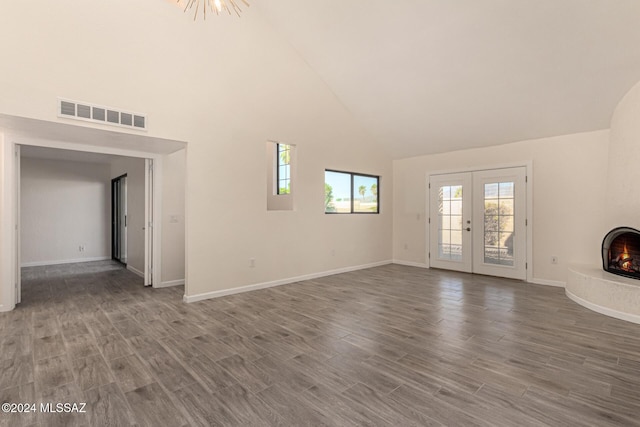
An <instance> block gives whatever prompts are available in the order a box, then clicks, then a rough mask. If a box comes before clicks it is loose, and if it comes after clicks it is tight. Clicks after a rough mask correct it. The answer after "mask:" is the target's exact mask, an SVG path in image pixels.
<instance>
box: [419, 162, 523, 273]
mask: <svg viewBox="0 0 640 427" xmlns="http://www.w3.org/2000/svg"><path fill="white" fill-rule="evenodd" d="M526 200H527V197H526V168H525V167H517V168H505V169H492V170H483V171H474V172H465V173H455V174H443V175H432V176H430V178H429V202H430V203H429V205H430V212H429V223H430V226H429V231H430V233H429V235H430V237H429V265H430V266H431V267H435V268H444V269H448V270H456V271H462V272H467V273H478V274H486V275H491V276H498V277H508V278H513V279H520V280H526V259H527V257H526V247H527V243H526V238H527V237H526V234H527V233H526V221H527V220H526Z"/></svg>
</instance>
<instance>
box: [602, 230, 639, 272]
mask: <svg viewBox="0 0 640 427" xmlns="http://www.w3.org/2000/svg"><path fill="white" fill-rule="evenodd" d="M602 268H603V269H604V271H607V272H609V273H613V274H617V275H619V276H625V277H630V278H632V279H637V280H640V231H638V230H636V229H635V228H631V227H618V228H614V229H613V230H611V231H610V232H609V233H607V235H606V236H605V237H604V239H603V240H602Z"/></svg>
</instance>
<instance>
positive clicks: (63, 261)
mask: <svg viewBox="0 0 640 427" xmlns="http://www.w3.org/2000/svg"><path fill="white" fill-rule="evenodd" d="M110 259H111V257H110V256H100V257H92V258H76V259H61V260H57V261H35V262H24V263H22V264H20V267H41V266H44V265H56V264H75V263H78V262H92V261H107V260H110Z"/></svg>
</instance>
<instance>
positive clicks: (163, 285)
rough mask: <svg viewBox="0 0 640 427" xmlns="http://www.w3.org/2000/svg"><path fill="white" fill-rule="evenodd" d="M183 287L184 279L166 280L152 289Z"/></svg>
mask: <svg viewBox="0 0 640 427" xmlns="http://www.w3.org/2000/svg"><path fill="white" fill-rule="evenodd" d="M180 285H184V279H178V280H168V281H166V282H162V283H160V284H159V285H153V287H154V288H169V287H171V286H180Z"/></svg>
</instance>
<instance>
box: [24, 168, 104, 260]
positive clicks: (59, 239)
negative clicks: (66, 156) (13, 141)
mask: <svg viewBox="0 0 640 427" xmlns="http://www.w3.org/2000/svg"><path fill="white" fill-rule="evenodd" d="M21 160H22V161H21V174H20V175H21V181H20V188H21V207H20V213H21V215H20V216H21V244H22V251H21V256H22V259H21V262H22V265H23V266H30V265H46V264H57V263H64V262H80V261H89V260H98V259H109V258H111V247H110V242H111V240H110V228H109V224H110V218H111V216H110V191H111V190H110V179H109V165H107V164H98V163H82V162H73V161H62V160H46V159H37V158H28V157H23V158H22V159H21ZM79 246H84V248H85V250H84V251H83V252H81V251H80V250H79Z"/></svg>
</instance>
